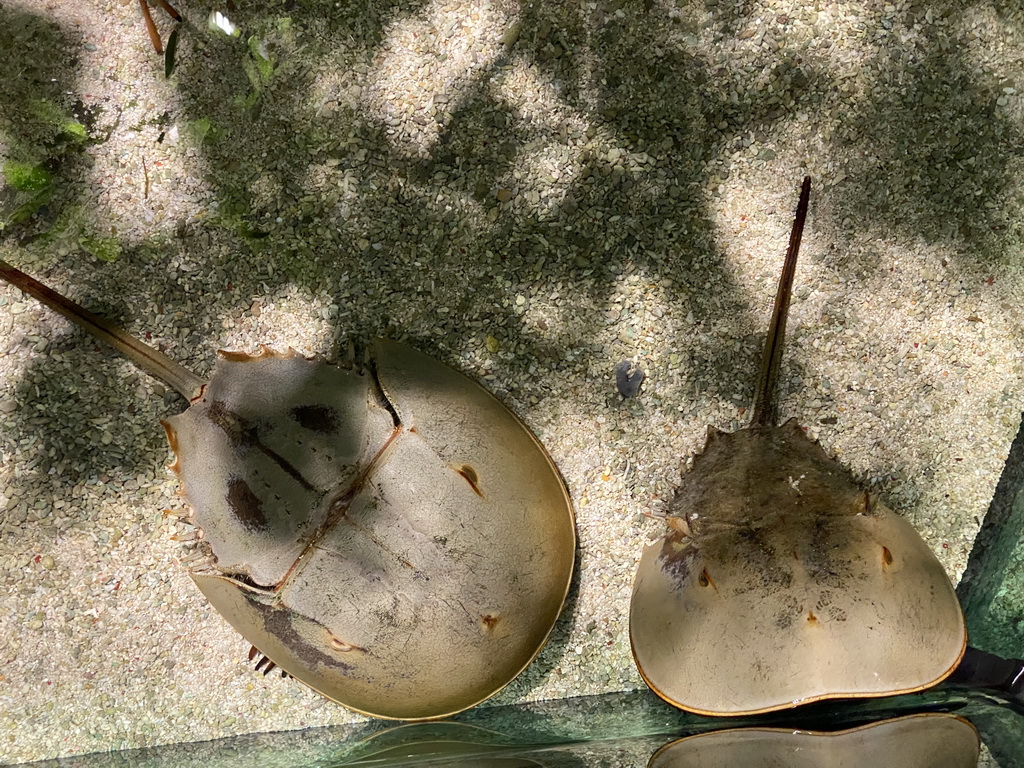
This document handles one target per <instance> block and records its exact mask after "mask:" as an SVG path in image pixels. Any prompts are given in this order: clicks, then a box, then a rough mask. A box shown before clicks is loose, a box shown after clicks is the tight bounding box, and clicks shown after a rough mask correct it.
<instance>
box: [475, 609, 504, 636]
mask: <svg viewBox="0 0 1024 768" xmlns="http://www.w3.org/2000/svg"><path fill="white" fill-rule="evenodd" d="M480 621H481V623H483V625H484V629H486V630H487V631H488V632H491V631H493V630H494V628H495V627H496V626H497V625H498V622H499V621H501V616H499V615H498V614H496V613H483V614H481V615H480Z"/></svg>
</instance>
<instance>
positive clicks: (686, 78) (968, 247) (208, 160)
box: [0, 0, 1024, 762]
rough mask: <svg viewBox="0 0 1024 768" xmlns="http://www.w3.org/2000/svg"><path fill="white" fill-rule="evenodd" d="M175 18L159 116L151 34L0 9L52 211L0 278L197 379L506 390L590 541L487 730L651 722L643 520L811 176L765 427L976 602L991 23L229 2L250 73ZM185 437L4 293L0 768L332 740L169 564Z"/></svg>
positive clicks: (1009, 353) (680, 6)
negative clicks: (276, 373) (360, 364)
mask: <svg viewBox="0 0 1024 768" xmlns="http://www.w3.org/2000/svg"><path fill="white" fill-rule="evenodd" d="M181 4H182V5H183V6H185V7H183V8H182V11H183V12H184V13H185V14H186V16H187V20H186V24H185V26H184V27H183V28H182V30H181V33H180V39H179V41H178V50H177V67H176V69H175V72H174V74H173V75H172V76H171V77H170V78H169V79H168V78H165V77H164V61H163V58H162V57H160V56H157V55H156V54H155V53H154V52H153V49H152V48H151V46H150V43H149V41H148V39H147V37H146V33H145V29H144V27H143V24H142V22H141V20H140V17H139V12H138V8H137V5H136V3H134V2H128V0H123V2H109V3H104V2H101V1H99V0H75V1H72V0H47V2H43V1H42V0H39V1H38V2H33V1H31V0H7V1H6V2H4V3H3V5H2V6H0V50H2V51H3V54H2V55H0V160H3V161H4V162H10V161H12V160H16V161H19V162H25V159H26V158H29V159H30V160H32V161H34V162H44V161H45V162H47V163H48V166H47V167H48V168H49V169H50V170H51V172H52V174H53V193H52V197H51V199H50V200H49V202H48V203H47V204H46V205H45V206H44V207H43V208H42V209H40V210H39V211H38V212H37V214H36V216H35V217H34V218H33V219H31V220H30V221H28V222H26V223H22V224H18V225H14V226H10V227H8V228H7V229H5V230H3V231H2V232H0V258H3V259H5V260H8V261H10V262H12V263H14V264H16V265H17V266H19V267H21V268H22V269H25V270H26V271H29V272H31V273H33V274H35V275H36V276H38V277H40V278H41V279H44V280H46V281H47V282H49V283H50V284H52V285H54V286H55V287H58V288H59V289H61V290H63V291H64V292H66V293H67V294H69V295H70V296H72V297H74V298H75V299H76V300H78V301H80V302H82V303H84V304H86V305H87V306H89V307H90V308H92V309H93V310H94V311H97V312H101V313H103V314H105V315H107V316H108V317H111V318H113V319H114V320H115V321H116V322H119V323H121V324H123V325H124V327H126V328H127V329H128V330H129V331H130V332H132V333H134V334H136V335H138V336H140V337H144V338H146V339H149V340H150V343H153V344H156V345H157V346H159V347H160V348H161V349H163V350H164V351H165V352H166V353H167V354H169V355H171V356H172V357H174V358H175V359H177V360H179V361H180V362H181V363H182V364H184V365H186V366H188V367H190V368H191V369H193V370H194V371H196V372H197V373H198V374H200V375H206V374H207V373H208V372H209V370H210V368H211V366H212V364H213V361H214V354H213V351H214V350H215V349H217V348H226V349H236V350H247V351H255V350H256V349H257V348H258V345H259V344H267V345H270V346H273V347H276V348H279V349H283V348H286V347H288V346H292V347H294V348H296V349H298V350H300V351H302V352H303V353H306V354H309V355H323V356H328V357H330V356H332V355H336V354H337V353H338V350H339V349H341V350H344V347H345V345H346V343H347V341H348V340H349V339H359V338H366V337H367V336H369V335H372V334H376V335H386V336H392V337H397V338H404V339H406V340H408V341H410V342H412V343H413V344H415V345H416V346H418V347H419V348H421V349H422V350H424V351H426V352H429V353H431V354H433V355H435V356H436V357H438V358H439V359H441V360H443V361H444V362H446V363H448V364H450V365H452V366H454V367H456V368H458V369H460V370H462V371H465V372H466V373H467V374H468V375H470V376H472V377H473V378H475V379H477V380H479V381H481V382H483V383H485V385H486V386H488V387H489V388H490V389H491V390H493V391H494V392H495V393H496V394H497V395H498V396H499V397H500V398H501V399H502V400H504V402H505V403H507V404H508V405H509V407H511V408H512V409H513V410H514V411H516V412H517V413H518V414H519V415H520V416H521V417H522V418H523V419H524V420H525V421H526V422H527V424H528V425H529V426H530V427H531V428H532V429H533V430H534V431H535V432H536V433H537V435H538V436H539V437H540V439H541V440H542V441H543V442H544V443H545V445H546V446H547V448H548V450H549V451H550V452H551V455H552V456H553V458H554V460H555V461H556V463H557V464H558V466H559V468H560V469H561V471H562V473H563V475H564V477H565V480H566V482H567V484H568V487H569V489H570V492H571V495H572V499H573V501H574V503H575V505H576V509H577V514H578V529H579V537H580V547H579V560H580V564H579V576H578V583H577V584H576V585H575V586H574V589H573V593H572V596H571V602H570V610H569V611H567V612H566V613H565V615H564V616H563V618H562V620H561V621H560V623H559V624H558V626H557V627H556V630H555V634H554V636H553V640H552V642H551V643H550V644H549V645H548V647H547V648H546V649H545V650H544V652H543V653H542V655H541V656H540V658H539V660H538V661H537V662H535V663H534V664H533V665H532V666H531V667H530V668H529V669H528V670H527V671H526V672H525V673H524V674H523V675H522V676H521V677H520V678H519V679H517V680H516V681H515V682H514V683H513V684H512V685H510V686H509V687H508V688H507V689H506V690H505V691H504V692H502V693H501V694H500V695H499V696H498V697H496V698H495V699H493V703H510V702H516V701H523V700H528V699H542V698H551V697H559V696H566V695H574V694H594V693H601V692H607V691H616V690H623V689H631V688H637V687H640V686H642V682H641V680H640V678H639V677H638V675H637V673H636V672H635V671H634V668H633V664H632V661H631V657H630V653H629V641H628V636H627V619H626V616H627V608H628V603H629V596H630V588H631V581H632V578H633V573H634V570H635V567H636V563H637V560H638V558H639V556H640V552H641V549H642V546H643V544H644V543H645V542H646V541H649V540H651V539H652V538H654V537H655V536H657V535H658V534H659V532H660V531H661V530H662V526H663V523H662V522H660V521H659V520H657V519H652V518H649V517H646V516H645V513H658V512H660V511H662V510H663V509H664V507H665V503H666V501H667V499H669V498H670V497H671V494H672V491H673V489H674V487H675V486H676V485H677V484H678V482H679V477H680V466H681V463H682V462H684V461H685V459H686V458H687V457H688V456H690V455H691V454H692V453H693V452H694V451H696V450H698V449H699V447H700V446H701V443H702V440H703V436H704V430H705V425H706V424H713V425H715V426H717V427H719V428H722V429H736V428H739V427H740V426H742V425H743V424H744V423H745V420H746V419H747V418H748V413H747V412H746V408H747V406H748V405H749V402H750V398H751V394H752V386H753V383H752V382H753V376H754V371H755V368H756V365H757V362H756V361H757V358H758V355H759V345H760V343H761V340H762V338H763V333H764V329H765V328H766V326H767V320H768V313H769V309H770V304H771V298H772V295H773V293H774V285H775V280H776V278H777V275H778V272H779V269H780V265H781V258H782V255H783V253H784V251H785V245H786V241H787V238H788V234H789V227H790V223H791V219H792V210H793V206H794V204H795V200H796V193H797V189H798V186H799V183H800V179H801V178H802V176H803V175H804V174H810V175H811V176H813V177H814V179H815V189H814V193H813V197H812V203H811V214H810V218H809V220H808V224H807V230H806V233H805V238H804V250H803V254H802V261H801V264H800V266H799V269H798V271H797V283H798V288H797V290H796V293H795V296H794V302H793V306H792V311H791V318H790V333H789V337H788V339H787V343H788V352H787V356H786V359H785V368H784V373H783V389H784V394H783V400H782V408H781V410H782V415H783V417H790V416H792V417H795V418H797V419H798V420H799V421H800V422H801V423H802V424H804V425H806V427H807V429H808V431H809V432H810V433H811V434H812V435H814V436H816V437H818V438H820V440H821V442H822V443H823V444H824V446H825V447H826V448H827V449H828V450H829V451H830V452H833V453H834V454H835V455H837V456H838V457H839V458H840V459H841V460H842V461H843V462H844V463H845V464H847V465H848V466H850V467H851V468H852V469H853V470H854V471H855V472H856V473H857V474H858V475H859V476H861V477H862V478H863V479H864V480H865V482H866V483H868V484H870V486H871V487H872V488H874V489H876V490H877V491H878V492H880V493H881V494H882V495H883V497H884V498H885V499H886V500H887V501H888V503H889V504H890V506H892V507H893V508H894V509H896V510H897V511H899V512H900V513H902V514H904V515H906V517H907V518H908V519H909V520H911V521H912V522H913V523H914V524H915V525H916V526H918V528H919V529H920V530H921V531H922V533H923V535H924V537H925V538H926V540H927V541H928V542H929V544H931V546H932V547H933V548H934V550H935V552H936V554H937V555H938V556H939V558H940V559H941V561H942V563H943V564H944V565H945V566H946V568H947V569H948V571H949V574H950V576H951V578H953V579H956V578H958V576H959V574H960V572H961V571H962V569H963V567H964V565H965V563H966V558H967V554H968V552H969V550H970V547H971V542H972V539H973V536H974V534H975V531H976V529H977V527H978V525H979V521H980V519H981V518H982V516H983V515H984V513H985V510H986V507H987V504H988V501H989V499H990V497H991V494H992V491H993V489H994V487H995V484H996V481H997V479H998V476H999V472H1000V469H1001V465H1002V462H1003V461H1004V459H1005V457H1006V453H1007V450H1008V448H1009V445H1010V442H1011V440H1012V439H1013V436H1014V434H1015V431H1016V429H1017V426H1018V424H1019V420H1020V415H1021V410H1022V405H1024V366H1022V352H1024V327H1022V326H1024V309H1022V302H1021V297H1022V296H1024V270H1022V267H1021V256H1022V233H1024V223H1022V222H1024V218H1022V216H1021V206H1022V202H1024V193H1022V186H1021V184H1022V179H1024V162H1022V157H1021V151H1022V148H1024V135H1022V134H1024V105H1022V102H1021V97H1022V93H1021V89H1024V15H1022V14H1021V13H1020V12H1019V11H1017V12H1010V11H1007V10H1006V9H1007V8H1010V7H1013V6H1014V5H1015V4H1013V3H996V2H964V0H948V1H946V2H942V1H941V0H940V2H937V3H907V2H894V3H893V4H891V5H889V4H885V3H883V2H878V3H862V2H830V1H829V0H818V2H810V3H808V2H795V1H792V0H763V1H761V2H743V3H733V2H726V1H725V0H720V1H719V0H697V1H694V2H685V1H682V0H680V1H679V2H674V1H673V0H600V2H587V1H586V0H581V1H580V2H573V3H563V2H535V3H526V2H523V3H516V2H512V1H511V0H472V1H470V0H465V1H462V0H436V1H435V0H424V1H423V2H399V3H396V4H388V3H386V2H382V1H378V0H366V2H352V3H337V4H333V3H318V2H312V1H309V2H304V1H303V0H298V1H297V2H296V0H287V1H286V2H276V3H271V2H253V1H251V0H244V2H239V0H235V2H234V6H235V7H236V8H237V10H234V11H229V10H227V8H226V6H223V7H222V6H221V5H217V8H216V9H217V10H220V11H223V12H224V14H226V16H227V17H228V18H229V19H230V20H231V22H233V23H234V24H235V25H237V28H238V31H239V34H238V36H236V37H229V36H227V35H225V34H223V33H222V32H220V31H216V30H210V29H209V28H208V26H207V14H208V13H209V12H210V10H211V7H213V6H212V5H211V4H210V3H208V2H200V1H199V0H181ZM154 14H155V18H156V21H157V24H158V26H159V27H160V30H161V32H162V33H163V36H164V38H165V39H166V38H167V35H168V33H169V32H170V29H171V26H172V25H171V22H170V20H169V19H168V18H167V17H166V16H164V15H163V14H162V13H161V12H160V11H158V10H154ZM51 107H52V109H51ZM61 114H65V115H71V116H73V118H74V120H75V121H76V122H78V123H79V124H80V125H82V126H83V127H84V129H85V131H86V132H87V135H88V141H87V142H85V143H82V142H81V141H75V140H71V139H69V138H68V137H67V136H65V137H64V139H60V137H59V136H57V134H56V133H55V131H54V129H53V122H52V121H53V119H54V118H53V115H58V116H59V115H61ZM48 115H49V117H47V116H48ZM69 119H70V118H69ZM47 120H50V122H49V123H48V122H47ZM72 138H73V137H72ZM9 181H10V180H8V182H9ZM2 183H3V182H0V184H2ZM0 201H2V198H0ZM101 257H105V258H101ZM623 358H629V359H632V360H635V361H637V362H638V363H639V364H640V365H641V366H642V367H643V369H644V370H645V371H646V372H647V380H646V382H645V383H644V385H643V388H642V390H641V392H640V394H639V396H638V397H637V398H635V399H632V400H627V401H623V399H622V398H621V397H620V396H619V395H618V394H617V392H616V388H615V383H614V376H613V373H612V370H613V367H614V366H615V364H616V363H618V362H619V361H620V360H622V359H623ZM182 408H183V401H181V400H180V399H179V398H178V397H177V396H176V395H175V394H174V393H173V392H170V391H168V390H166V389H165V388H164V387H163V386H162V385H160V384H158V383H157V382H155V381H154V380H153V379H151V378H149V377H148V376H146V375H145V374H140V373H139V372H137V371H136V370H134V369H133V368H132V366H131V365H130V364H129V363H127V362H125V361H123V360H122V359H120V358H118V357H116V356H115V355H114V354H112V353H110V352H109V351H108V350H106V349H99V348H98V347H97V346H96V345H95V344H94V343H93V342H92V341H91V340H89V339H87V338H85V337H84V336H83V335H82V334H81V333H80V332H78V331H76V330H73V329H72V328H71V327H70V326H69V325H68V323H66V322H65V321H63V320H62V319H60V318H58V317H56V316H55V315H54V314H52V313H51V312H49V311H46V310H44V309H42V308H40V307H39V306H37V304H36V303H34V302H33V301H32V300H30V299H28V298H27V297H24V296H23V295H22V294H21V293H19V292H18V291H17V290H15V289H13V288H10V287H7V286H3V287H0V762H12V761H24V760H31V759H40V758H45V757H53V756H60V755H69V754H76V753H83V752H90V751H97V750H109V749H124V748H128V747H137V746H143V745H153V744H161V743H168V742H174V741H188V740H202V739H212V738H216V737H219V736H224V735H229V734H238V733H244V732H248V731H269V730H279V729H292V728H302V727H309V726H316V725H322V724H329V723H341V722H344V721H346V720H349V719H351V715H349V714H348V713H347V712H346V711H345V710H343V709H342V708H340V707H338V706H335V705H333V704H330V703H328V702H325V701H324V700H322V699H321V698H320V697H318V696H317V695H315V694H312V693H310V692H309V691H307V690H306V689H304V688H303V687H302V686H300V685H299V684H297V683H295V682H294V681H285V680H281V679H280V678H279V677H277V676H276V675H271V676H269V677H267V678H264V677H262V676H260V675H258V674H256V673H254V672H253V671H252V669H251V668H250V667H249V666H248V665H247V663H246V660H245V656H246V652H247V651H248V647H249V646H248V644H247V643H246V642H245V641H244V640H242V638H241V637H240V636H239V635H237V634H236V633H235V632H234V631H233V630H232V629H231V628H230V627H229V626H228V625H227V624H226V623H225V622H224V621H223V620H222V619H221V618H220V617H219V615H218V614H216V612H214V611H213V610H212V609H211V608H209V607H208V606H207V604H206V602H205V601H204V599H203V597H202V596H201V595H200V594H199V592H198V591H197V590H196V589H195V588H194V586H193V584H192V582H191V581H190V579H189V578H188V576H187V574H186V569H185V567H183V566H181V565H179V564H178V561H179V560H180V559H181V558H183V557H184V556H186V555H187V553H188V548H189V546H191V545H187V544H185V545H183V544H181V543H176V542H174V541H172V540H171V536H172V535H173V534H175V533H184V528H183V526H182V525H181V524H177V523H175V522H174V521H173V519H169V518H165V517H164V516H163V515H162V514H161V510H163V509H179V508H181V506H182V502H181V500H180V499H179V498H177V497H176V496H175V495H174V491H175V481H174V479H173V477H172V476H171V475H170V474H169V473H168V471H167V470H166V464H167V461H168V450H167V446H166V442H165V439H164V436H163V430H162V429H161V428H160V426H159V423H158V422H159V420H160V419H161V418H164V417H167V416H169V415H172V414H174V413H177V412H179V411H180V410H182Z"/></svg>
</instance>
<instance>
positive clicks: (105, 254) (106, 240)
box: [78, 237, 121, 261]
mask: <svg viewBox="0 0 1024 768" xmlns="http://www.w3.org/2000/svg"><path fill="white" fill-rule="evenodd" d="M78 244H79V246H81V248H82V250H83V251H86V252H87V253H89V254H90V255H92V256H95V257H96V258H97V259H101V260H102V261H117V260H118V259H119V258H120V257H121V243H120V242H119V241H118V240H117V239H116V238H113V237H80V238H79V239H78Z"/></svg>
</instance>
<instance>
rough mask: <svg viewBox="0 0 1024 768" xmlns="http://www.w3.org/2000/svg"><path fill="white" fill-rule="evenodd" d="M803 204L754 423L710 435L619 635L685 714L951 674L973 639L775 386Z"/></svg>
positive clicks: (952, 603) (920, 684) (915, 544)
mask: <svg viewBox="0 0 1024 768" xmlns="http://www.w3.org/2000/svg"><path fill="white" fill-rule="evenodd" d="M809 195H810V179H809V178H807V179H804V183H803V188H802V190H801V194H800V203H799V205H798V207H797V214H796V221H795V223H794V226H793V232H792V235H791V237H790V245H789V251H788V253H787V254H786V261H785V265H784V267H783V271H782V277H781V279H780V281H779V288H778V293H777V295H776V298H775V308H774V311H773V315H772V320H771V325H770V327H769V330H768V338H767V341H766V343H765V350H764V356H763V362H762V368H761V376H760V380H759V383H758V389H757V394H756V395H755V400H754V408H753V417H752V420H751V423H750V426H749V427H747V428H745V429H741V430H739V431H738V432H733V433H729V434H727V433H723V432H719V431H718V430H716V429H714V428H711V427H709V428H708V437H707V442H706V444H705V446H704V450H703V452H702V453H701V454H700V455H699V456H697V457H696V458H695V460H694V462H693V468H692V470H691V471H690V473H689V474H688V475H687V476H686V477H685V478H684V481H683V484H682V486H681V487H680V488H679V490H678V491H677V492H676V495H675V498H674V499H673V501H672V503H671V505H670V508H669V515H668V524H669V531H668V533H667V534H666V535H665V536H664V537H663V538H662V539H661V540H660V541H658V542H656V543H655V544H654V545H653V546H650V547H648V548H647V549H646V550H645V551H644V553H643V556H642V557H641V560H640V565H639V568H638V570H637V574H636V580H635V582H634V585H633V598H632V603H631V605H630V616H629V633H630V639H631V642H632V647H633V656H634V658H635V660H636V664H637V667H638V668H639V670H640V673H641V675H642V676H643V678H644V680H645V681H646V682H647V684H648V685H649V686H650V687H651V688H652V689H653V690H654V691H655V693H657V694H658V695H659V696H661V697H662V698H663V699H665V700H666V701H668V702H669V703H670V704H673V705H675V706H677V707H680V708H682V709H686V710H690V711H693V712H698V713H701V714H707V715H748V714H756V713H760V712H771V711H773V710H779V709H785V708H788V707H793V706H797V705H799V704H804V703H807V702H811V701H817V700H820V699H830V698H849V697H869V696H887V695H892V694H898V693H907V692H911V691H917V690H921V689H924V688H927V687H929V686H932V685H935V684H937V683H939V682H940V681H942V680H943V679H945V678H946V677H947V676H948V675H949V674H950V673H951V672H952V671H953V670H954V669H955V668H956V666H957V664H958V663H959V661H960V659H961V657H962V655H963V653H964V649H965V647H966V642H967V636H966V629H965V626H964V619H963V615H962V613H961V610H960V606H959V603H958V602H957V599H956V594H955V593H954V591H953V587H952V585H951V584H950V582H949V578H948V577H947V576H946V573H945V571H944V570H943V568H942V566H941V564H940V563H939V561H938V559H937V558H936V557H935V555H934V554H933V553H932V551H931V550H930V549H929V548H928V545H927V544H926V543H925V542H924V541H923V540H922V539H921V536H920V535H919V534H918V533H917V531H916V530H915V529H914V528H913V526H911V525H910V523H908V522H907V521H905V520H904V519H902V518H901V517H899V516H898V515H896V514H894V513H893V512H891V511H890V510H889V509H887V508H886V507H885V505H884V504H883V503H882V502H881V501H880V500H879V499H877V498H875V497H873V496H871V495H870V494H869V493H868V492H867V491H865V490H863V489H862V488H861V487H860V486H858V484H857V483H856V481H855V480H854V478H853V476H852V474H851V473H850V472H849V471H848V470H847V469H846V468H844V467H843V466H841V465H840V464H839V463H838V462H837V461H836V460H834V459H832V458H830V457H829V456H828V455H826V453H825V451H824V450H823V449H822V448H821V447H820V446H819V445H818V444H817V443H816V442H813V441H812V440H810V439H809V438H808V437H807V436H806V435H805V434H804V431H803V429H802V428H801V427H800V425H799V424H797V423H796V421H795V420H790V421H788V422H787V423H785V424H783V425H781V426H775V425H774V410H775V409H774V390H775V379H776V376H777V373H778V369H779V361H780V359H781V355H782V341H783V337H784V335H785V328H786V314H787V311H788V309H789V298H790V291H791V288H792V284H793V275H794V272H795V268H796V259H797V253H798V251H799V245H800V237H801V234H802V231H803V226H804V219H805V217H806V214H807V204H808V198H809Z"/></svg>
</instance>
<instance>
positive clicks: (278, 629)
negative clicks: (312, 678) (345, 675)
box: [250, 601, 352, 672]
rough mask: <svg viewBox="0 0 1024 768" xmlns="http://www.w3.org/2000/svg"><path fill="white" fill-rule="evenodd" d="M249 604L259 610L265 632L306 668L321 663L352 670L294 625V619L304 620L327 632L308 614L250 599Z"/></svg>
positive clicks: (326, 665) (347, 670) (346, 670)
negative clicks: (297, 629)
mask: <svg viewBox="0 0 1024 768" xmlns="http://www.w3.org/2000/svg"><path fill="white" fill-rule="evenodd" d="M250 604H251V605H252V606H253V607H254V608H256V609H257V610H258V611H259V613H260V617H261V618H262V619H263V626H264V628H265V629H266V631H267V633H268V634H269V635H270V636H271V637H275V638H277V639H278V640H279V641H280V642H281V644H282V645H283V646H284V647H286V648H287V649H288V650H289V651H291V652H292V653H293V654H294V655H295V656H296V657H297V658H298V659H300V660H301V661H302V663H303V666H305V667H306V668H307V669H316V668H317V666H318V665H322V666H325V667H328V668H335V669H340V670H342V671H344V672H350V671H351V670H352V665H351V664H346V663H345V662H343V661H339V660H338V659H337V658H336V657H334V656H331V655H330V654H327V653H324V652H323V651H322V650H321V649H320V648H318V647H316V646H315V645H312V644H311V643H309V642H307V641H306V639H305V638H304V637H303V636H302V635H301V634H299V632H297V631H296V629H295V626H294V622H295V621H305V622H309V623H310V624H315V625H316V626H318V627H321V628H322V629H323V630H324V632H325V633H328V634H329V630H327V628H326V627H324V625H323V624H320V622H318V621H315V620H313V619H310V618H309V617H308V616H298V615H296V614H295V613H294V612H292V611H290V610H282V609H278V608H274V607H272V606H267V605H262V604H260V603H257V602H256V601H251V603H250ZM293 617H294V618H293Z"/></svg>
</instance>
